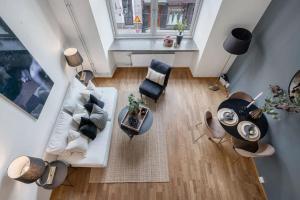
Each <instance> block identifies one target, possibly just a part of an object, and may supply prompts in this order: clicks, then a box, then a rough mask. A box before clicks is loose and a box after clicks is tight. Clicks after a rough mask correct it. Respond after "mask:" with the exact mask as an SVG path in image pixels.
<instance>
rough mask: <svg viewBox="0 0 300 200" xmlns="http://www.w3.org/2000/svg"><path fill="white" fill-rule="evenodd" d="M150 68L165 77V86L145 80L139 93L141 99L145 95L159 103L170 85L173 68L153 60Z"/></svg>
mask: <svg viewBox="0 0 300 200" xmlns="http://www.w3.org/2000/svg"><path fill="white" fill-rule="evenodd" d="M150 68H151V69H153V70H154V71H156V72H159V73H161V74H164V75H165V80H164V84H163V85H160V84H158V83H155V82H153V81H151V80H148V79H145V80H144V81H143V82H142V84H141V85H140V87H139V91H140V94H141V97H142V95H145V96H147V97H149V98H151V99H153V100H154V101H155V102H157V100H158V98H159V97H160V96H161V94H162V93H163V92H164V91H165V89H166V87H167V85H168V80H169V76H170V73H171V66H170V65H168V64H165V63H163V62H160V61H158V60H154V59H153V60H152V61H151V64H150Z"/></svg>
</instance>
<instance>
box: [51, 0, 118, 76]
mask: <svg viewBox="0 0 300 200" xmlns="http://www.w3.org/2000/svg"><path fill="white" fill-rule="evenodd" d="M48 2H49V4H50V5H51V8H52V10H53V12H54V14H55V16H56V18H57V21H58V22H59V24H60V26H61V29H62V30H63V32H64V34H65V35H66V37H67V40H68V41H67V42H68V45H69V46H72V47H76V48H78V50H79V52H80V53H81V54H82V56H83V59H84V63H83V66H84V68H85V69H90V63H89V62H88V57H87V55H86V53H85V50H84V48H83V46H82V43H81V42H80V39H79V37H78V34H77V32H76V29H75V26H74V24H73V22H72V20H71V17H70V15H69V13H68V10H67V8H66V6H65V2H70V3H71V5H72V9H73V12H74V15H75V17H76V19H77V21H78V24H79V28H80V30H81V32H82V34H83V38H84V40H85V42H86V44H87V48H88V51H89V54H90V56H91V59H92V62H93V64H94V69H95V72H96V73H95V75H96V76H111V75H112V74H111V71H112V70H111V66H112V65H111V64H110V62H109V56H108V48H109V46H110V44H111V43H112V40H113V34H112V30H111V26H110V21H109V16H108V13H107V8H106V3H105V0H100V1H99V0H98V1H91V4H90V2H89V1H88V0H84V1H83V0H66V1H64V0H48ZM92 10H93V11H94V13H93V12H92ZM96 24H97V25H96ZM100 36H101V38H100Z"/></svg>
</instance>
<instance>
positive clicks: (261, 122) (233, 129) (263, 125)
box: [218, 99, 269, 141]
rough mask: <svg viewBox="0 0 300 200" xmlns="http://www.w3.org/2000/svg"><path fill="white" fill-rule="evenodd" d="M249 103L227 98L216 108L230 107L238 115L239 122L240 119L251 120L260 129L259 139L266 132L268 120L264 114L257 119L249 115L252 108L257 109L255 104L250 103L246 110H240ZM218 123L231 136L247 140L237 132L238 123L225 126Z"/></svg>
mask: <svg viewBox="0 0 300 200" xmlns="http://www.w3.org/2000/svg"><path fill="white" fill-rule="evenodd" d="M249 103H250V102H248V101H245V100H242V99H227V100H225V101H223V102H222V103H221V104H220V105H219V108H218V110H220V109H222V108H230V109H232V110H234V112H235V113H236V114H237V115H238V117H239V123H240V122H241V121H251V122H252V123H254V124H255V125H256V126H257V127H258V128H259V130H260V133H261V134H260V138H259V139H261V138H263V137H264V136H265V135H266V134H267V131H268V127H269V125H268V121H267V119H266V117H265V115H264V114H263V115H262V116H261V117H260V118H259V119H256V120H254V119H252V118H251V117H249V114H248V113H249V112H250V111H252V110H255V109H257V106H255V105H251V106H250V108H248V109H247V112H240V111H241V110H242V109H243V108H245V107H246V106H247V105H248V104H249ZM220 124H221V125H222V127H223V128H224V129H225V131H226V132H227V133H229V134H230V135H232V136H233V137H235V138H237V139H240V140H243V141H247V140H245V139H244V138H243V137H242V136H241V135H240V134H239V132H238V130H237V126H238V123H237V124H236V125H235V126H226V125H224V124H222V123H220Z"/></svg>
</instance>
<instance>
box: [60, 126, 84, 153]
mask: <svg viewBox="0 0 300 200" xmlns="http://www.w3.org/2000/svg"><path fill="white" fill-rule="evenodd" d="M88 147H89V144H88V139H87V138H86V137H85V136H82V135H81V134H80V133H79V132H76V131H73V130H71V131H70V132H69V135H68V145H67V147H66V149H65V151H66V152H70V153H82V154H85V153H86V152H87V150H88Z"/></svg>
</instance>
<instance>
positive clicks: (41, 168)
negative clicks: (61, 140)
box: [7, 156, 47, 183]
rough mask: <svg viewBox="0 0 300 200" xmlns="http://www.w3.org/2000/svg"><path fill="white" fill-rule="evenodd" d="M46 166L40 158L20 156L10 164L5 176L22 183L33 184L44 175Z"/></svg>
mask: <svg viewBox="0 0 300 200" xmlns="http://www.w3.org/2000/svg"><path fill="white" fill-rule="evenodd" d="M46 166H47V162H45V161H44V160H42V159H40V158H35V157H29V156H20V157H18V158H16V159H14V160H13V161H12V162H11V164H10V165H9V167H8V169H7V175H8V177H9V178H11V179H14V180H17V181H20V182H23V183H33V182H35V181H37V180H38V179H39V178H40V177H41V176H42V175H43V174H44V172H45V170H46Z"/></svg>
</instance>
